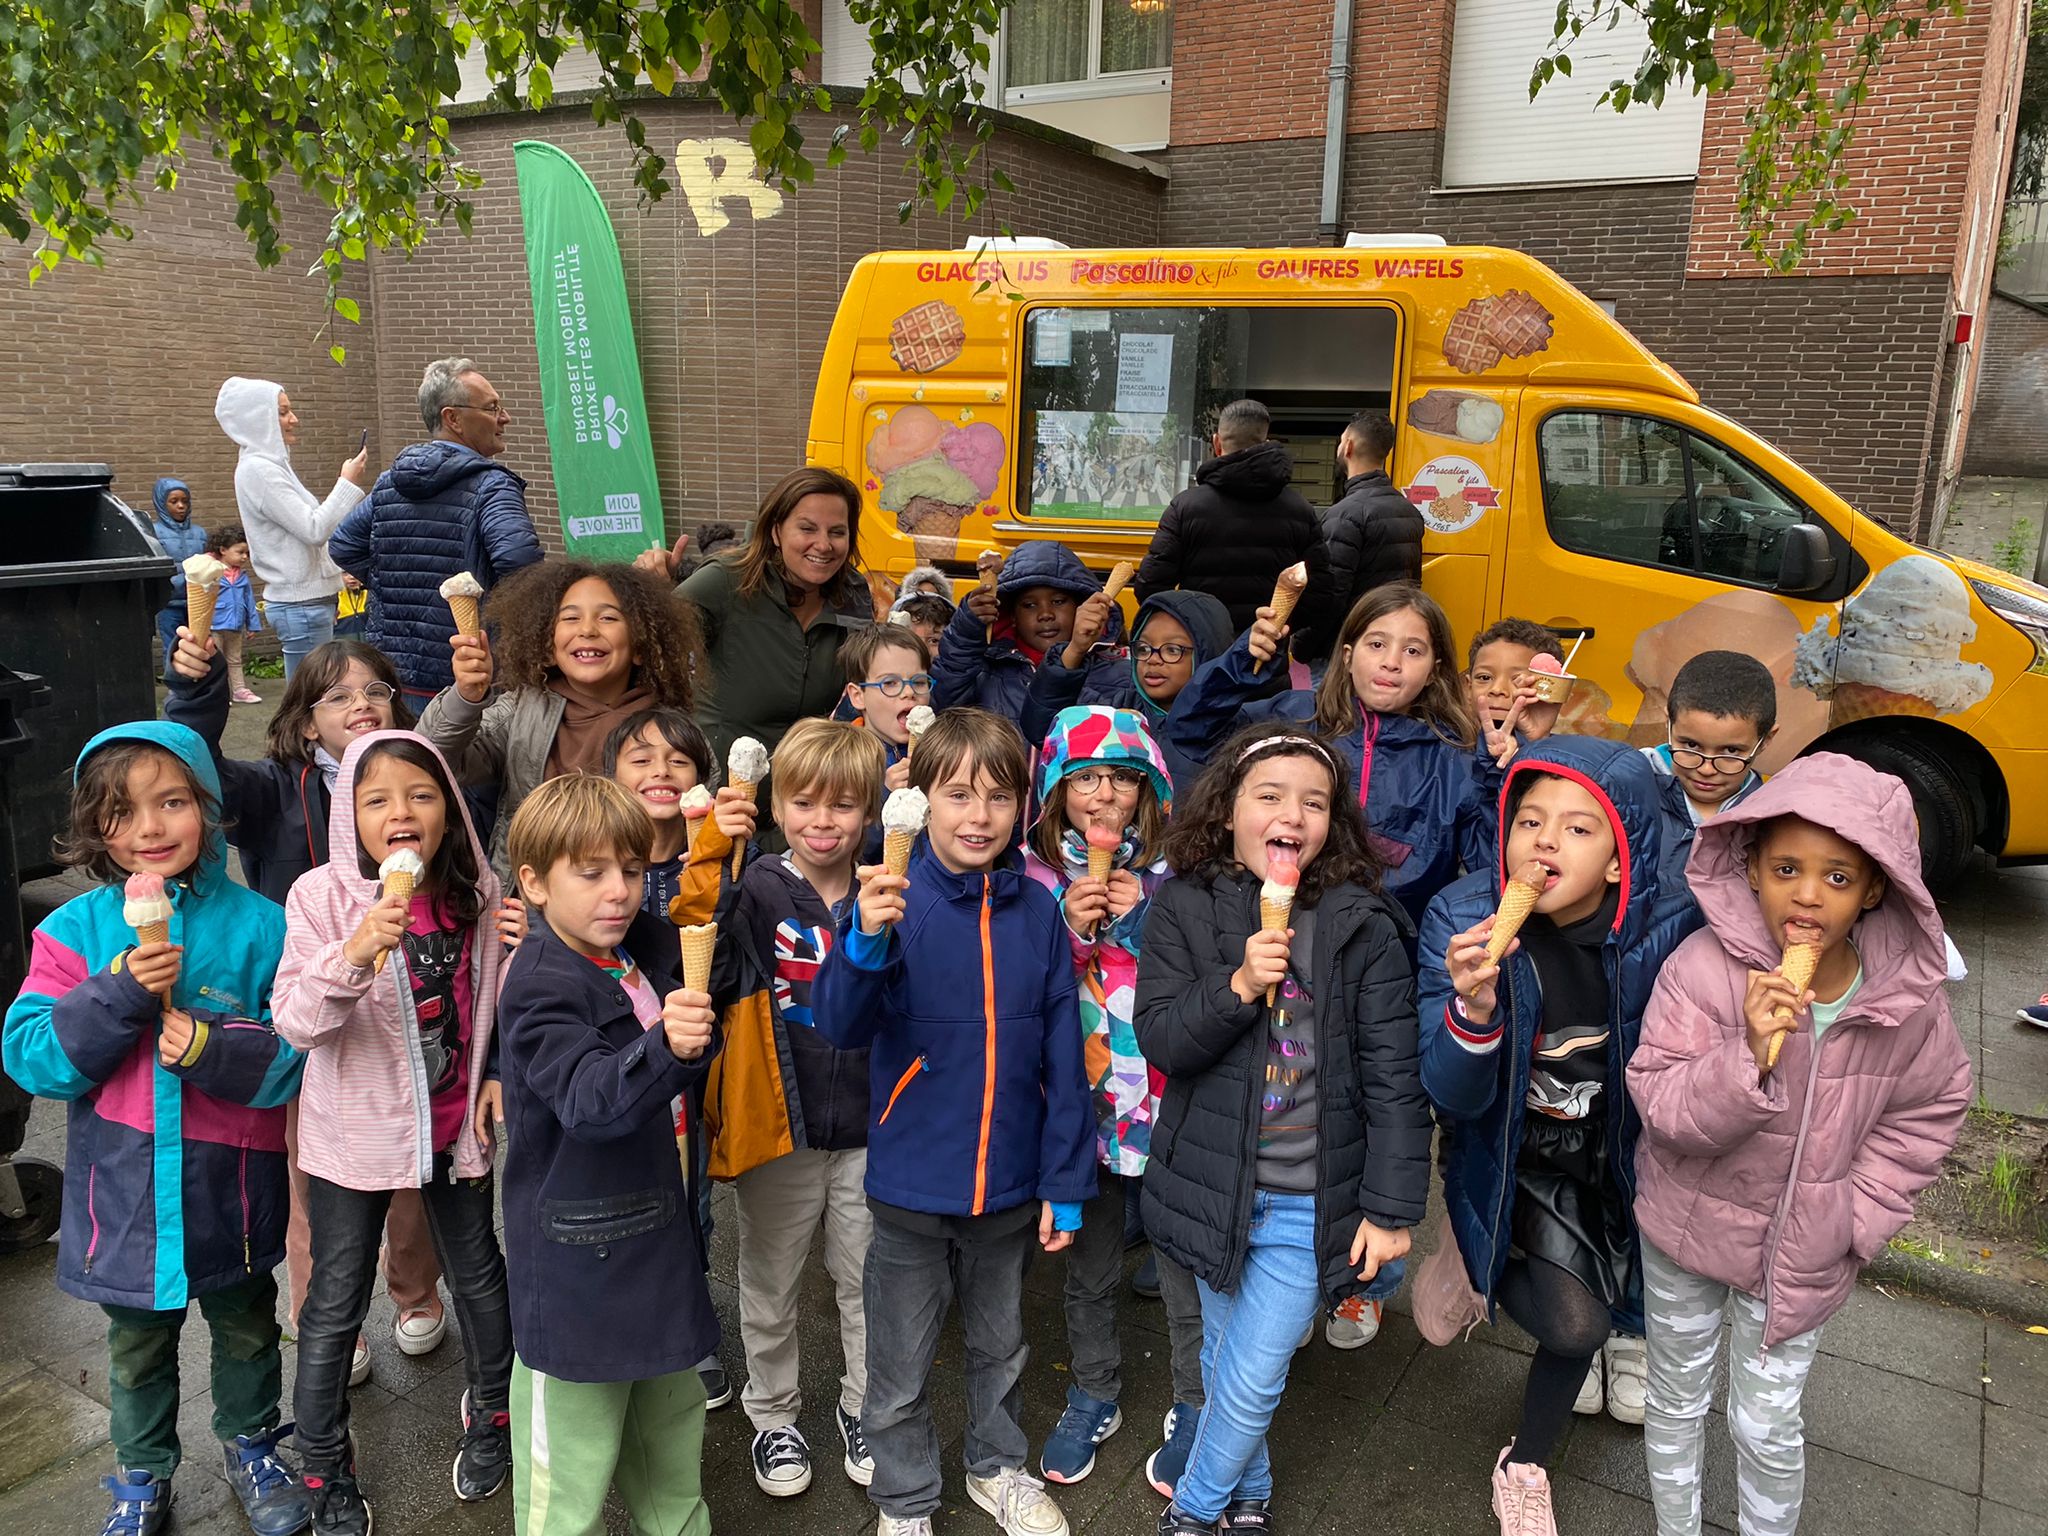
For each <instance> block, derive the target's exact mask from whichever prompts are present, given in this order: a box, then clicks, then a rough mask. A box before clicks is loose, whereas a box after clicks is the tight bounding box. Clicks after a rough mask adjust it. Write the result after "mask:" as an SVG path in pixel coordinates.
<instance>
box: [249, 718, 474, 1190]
mask: <svg viewBox="0 0 2048 1536" xmlns="http://www.w3.org/2000/svg"><path fill="white" fill-rule="evenodd" d="M382 741H414V742H420V744H421V745H423V746H427V748H428V750H429V751H432V750H433V749H432V747H431V745H429V744H428V743H425V742H421V741H420V738H419V737H417V736H414V735H413V734H412V732H410V731H371V732H369V733H367V734H366V735H362V736H358V737H357V738H356V739H355V740H354V741H352V742H350V743H349V748H348V751H347V752H345V753H344V754H342V759H341V775H340V777H339V778H338V779H336V780H335V784H334V794H333V796H332V802H333V803H332V804H331V806H330V807H329V810H328V819H327V846H328V847H329V848H331V849H337V850H339V856H338V857H336V858H332V859H330V860H328V862H327V863H325V864H323V865H321V866H320V867H319V868H318V869H316V870H313V871H312V872H311V873H310V874H308V875H306V876H305V877H304V878H302V879H301V880H300V881H299V882H298V883H297V884H296V885H294V886H293V887H292V890H291V895H290V896H289V897H288V898H286V900H285V904H284V909H285V918H286V927H285V943H284V958H283V959H282V960H280V961H279V962H278V966H277V1031H278V1033H279V1034H281V1035H283V1036H284V1037H285V1039H287V1040H289V1041H291V1043H292V1044H293V1045H296V1046H298V1047H299V1049H301V1050H303V1051H305V1052H306V1053H307V1055H306V1085H305V1088H304V1090H303V1092H302V1094H301V1096H300V1101H299V1166H300V1167H301V1168H303V1169H304V1170H305V1171H306V1172H307V1173H313V1174H318V1175H319V1176H320V1177H321V1178H323V1179H326V1180H327V1181H328V1182H329V1183H333V1184H339V1185H342V1186H343V1187H344V1188H347V1189H365V1190H371V1189H420V1188H423V1187H424V1186H426V1185H428V1184H430V1183H432V1182H433V1178H434V1136H433V1115H432V1106H431V1104H430V1102H429V1098H428V1092H427V1089H428V1084H427V1066H426V1058H425V1057H424V1055H423V1054H422V1052H421V1049H420V1027H419V1018H418V1016H417V1015H416V1014H415V1013H414V1011H413V995H412V976H411V974H410V972H409V971H408V969H407V966H406V956H405V947H404V946H403V945H400V946H399V947H398V948H397V949H394V950H392V951H391V956H390V960H389V961H388V963H387V964H386V965H385V967H384V969H383V971H382V972H381V973H379V972H378V971H377V970H376V969H375V967H373V966H367V965H366V966H357V965H352V964H351V963H350V962H349V958H348V956H347V955H346V954H344V953H343V946H344V945H345V944H346V943H347V942H348V940H349V939H351V938H353V937H354V936H355V931H356V929H357V928H359V927H361V926H362V921H363V917H364V915H365V914H367V913H368V912H369V910H370V908H372V907H374V906H375V905H376V904H377V901H378V899H379V896H380V894H381V890H382V886H381V884H380V883H379V881H378V879H377V877H376V876H375V875H365V874H363V873H362V869H361V865H360V864H359V862H358V859H357V853H358V850H359V848H360V846H361V845H360V844H359V843H358V842H357V840H356V794H355V783H356V774H357V772H358V770H359V769H360V768H361V766H362V761H363V754H364V753H366V752H368V751H370V750H371V749H372V748H373V747H375V746H376V745H377V743H379V742H382ZM434 755H435V757H436V758H440V754H439V753H438V752H436V753H435V754H434ZM441 765H442V770H443V771H444V772H446V771H447V760H446V759H445V758H443V759H441ZM448 780H449V782H450V783H451V784H453V783H455V782H456V780H455V775H454V774H453V773H449V774H448ZM454 801H455V803H454V804H453V805H452V806H450V807H448V810H449V813H450V814H449V820H448V824H447V827H446V830H445V831H444V833H443V836H445V837H463V838H467V839H468V840H469V845H470V847H471V848H472V849H473V850H474V852H475V854H476V861H477V866H478V879H477V899H478V900H479V901H480V902H481V903H482V907H481V909H480V911H479V913H478V916H477V919H476V921H475V923H474V924H472V925H471V927H470V932H469V938H468V950H469V977H470V996H471V999H472V1002H471V1014H470V1024H469V1083H468V1087H467V1089H466V1099H467V1108H466V1109H465V1111H464V1114H463V1122H462V1123H463V1129H462V1131H461V1132H460V1133H459V1134H458V1135H457V1136H456V1138H455V1146H454V1148H453V1151H454V1156H455V1176H456V1177H457V1178H459V1179H480V1178H482V1177H483V1176H484V1175H485V1174H487V1173H489V1172H490V1171H491V1153H490V1151H489V1150H488V1149H487V1148H482V1147H479V1146H478V1145H477V1140H476V1137H474V1136H473V1135H471V1134H470V1132H469V1126H470V1123H471V1122H472V1121H473V1120H474V1119H475V1117H476V1100H477V1094H478V1092H479V1091H480V1090H481V1089H482V1087H483V1082H484V1077H485V1070H484V1063H485V1061H486V1059H487V1058H488V1057H489V1055H490V1049H491V1023H492V1020H493V1018H494V1017H495V1016H496V1013H497V1003H498V988H499V985H500V983H501V981H502V979H503V971H504V945H503V944H502V943H501V942H500V940H499V938H498V930H497V912H498V902H499V897H500V894H501V891H500V887H499V885H498V877H497V876H496V875H494V874H492V873H491V868H490V865H489V864H488V863H487V862H486V861H485V858H484V848H483V844H482V842H480V841H479V840H478V838H477V835H476V828H475V827H474V826H472V825H471V824H470V819H469V803H468V801H467V800H466V799H464V798H463V796H462V795H460V794H457V795H456V796H455V797H454ZM457 813H459V819H458V817H457Z"/></svg>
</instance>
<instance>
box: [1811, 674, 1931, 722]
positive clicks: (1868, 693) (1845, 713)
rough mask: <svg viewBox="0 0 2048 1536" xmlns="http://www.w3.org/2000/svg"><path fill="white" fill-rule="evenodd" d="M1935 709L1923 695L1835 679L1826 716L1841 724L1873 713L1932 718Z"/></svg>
mask: <svg viewBox="0 0 2048 1536" xmlns="http://www.w3.org/2000/svg"><path fill="white" fill-rule="evenodd" d="M1938 713H1939V711H1938V710H1936V709H1935V707H1934V706H1933V705H1932V704H1930V703H1929V702H1928V701H1927V700H1926V699H1923V698H1919V697H1917V696H1916V695H1914V694H1910V693H1894V692H1892V690H1891V689H1889V688H1873V687H1872V686H1871V685H1870V684H1868V683H1837V684H1836V685H1835V694H1834V704H1833V707H1832V708H1831V709H1830V711H1829V715H1828V718H1829V720H1830V722H1831V723H1832V724H1834V725H1837V726H1841V725H1847V724H1848V723H1849V722H1850V721H1851V720H1867V719H1870V718H1871V717H1872V716H1874V715H1917V716H1918V717H1920V718H1921V719H1923V720H1932V719H1933V718H1934V717H1935V715H1936V714H1938Z"/></svg>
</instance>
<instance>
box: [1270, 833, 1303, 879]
mask: <svg viewBox="0 0 2048 1536" xmlns="http://www.w3.org/2000/svg"><path fill="white" fill-rule="evenodd" d="M1266 878H1267V879H1268V880H1279V881H1282V882H1283V883H1285V884H1287V885H1293V884H1295V883H1296V882H1297V881H1299V880H1300V879H1301V850H1300V849H1299V848H1296V847H1294V846H1293V845H1292V844H1289V843H1268V844H1266Z"/></svg>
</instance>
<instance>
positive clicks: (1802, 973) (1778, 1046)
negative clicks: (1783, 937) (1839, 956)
mask: <svg viewBox="0 0 2048 1536" xmlns="http://www.w3.org/2000/svg"><path fill="white" fill-rule="evenodd" d="M1819 965H1820V946H1819V945H1818V944H1788V945H1786V946H1785V958H1784V959H1783V960H1781V961H1779V962H1778V972H1779V974H1780V975H1782V976H1783V977H1784V978H1785V979H1786V980H1787V981H1789V982H1791V983H1792V986H1793V989H1794V990H1795V991H1797V992H1798V993H1799V994H1800V995H1801V996H1804V995H1805V993H1806V989H1807V988H1808V987H1810V986H1812V985H1813V973H1814V971H1815V970H1816V969H1817V968H1818V967H1819ZM1777 1017H1779V1018H1781V1019H1789V1018H1791V1017H1792V1010H1791V1009H1790V1008H1780V1009H1779V1010H1778V1011H1777ZM1787 1033H1789V1031H1784V1032H1780V1033H1778V1034H1775V1035H1773V1036H1771V1047H1770V1050H1769V1051H1767V1052H1766V1053H1765V1054H1764V1070H1765V1071H1766V1072H1768V1071H1770V1070H1771V1068H1773V1067H1775V1066H1776V1065H1777V1064H1778V1052H1779V1051H1780V1050H1782V1049H1784V1045H1785V1035H1786V1034H1787Z"/></svg>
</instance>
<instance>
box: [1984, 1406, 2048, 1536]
mask: <svg viewBox="0 0 2048 1536" xmlns="http://www.w3.org/2000/svg"><path fill="white" fill-rule="evenodd" d="M2044 1449H2048V1419H2044V1418H2040V1417H2037V1416H2036V1415H2034V1414H2031V1413H2024V1412H2022V1411H2021V1410H2020V1409H2017V1408H2006V1407H2002V1406H2000V1405H1999V1404H1997V1403H1992V1404H1990V1405H1989V1406H1987V1407H1986V1408H1985V1410H1984V1497H1985V1498H1987V1499H1991V1500H1993V1501H1994V1502H1996V1503H1999V1504H2007V1505H2010V1506H2012V1507H2013V1508H2014V1509H2023V1510H2026V1511H2027V1512H2028V1513H2029V1514H2032V1515H2034V1516H2035V1517H2036V1518H2038V1519H2041V1520H2044V1521H2048V1455H2044V1454H2043V1451H2044Z"/></svg>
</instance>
